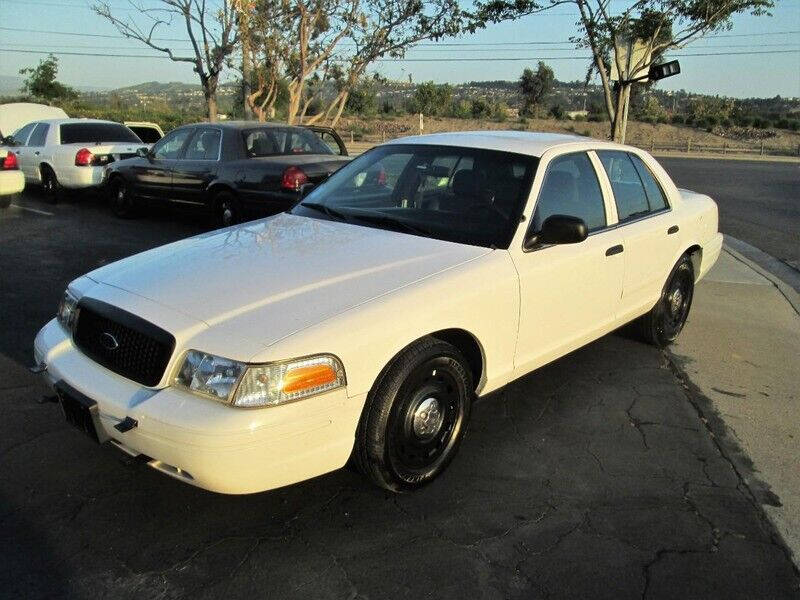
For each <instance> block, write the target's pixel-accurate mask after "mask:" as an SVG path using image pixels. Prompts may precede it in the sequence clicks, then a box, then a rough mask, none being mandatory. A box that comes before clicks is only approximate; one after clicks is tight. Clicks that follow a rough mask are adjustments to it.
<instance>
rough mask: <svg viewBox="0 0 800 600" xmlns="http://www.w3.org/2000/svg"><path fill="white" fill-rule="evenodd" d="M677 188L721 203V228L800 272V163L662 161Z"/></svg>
mask: <svg viewBox="0 0 800 600" xmlns="http://www.w3.org/2000/svg"><path fill="white" fill-rule="evenodd" d="M658 161H659V162H660V163H661V164H662V165H663V166H664V168H665V169H666V170H667V172H668V173H669V174H670V176H671V177H672V178H673V180H674V181H675V183H676V184H677V185H678V187H683V188H687V189H690V190H694V191H696V192H702V193H704V194H708V195H709V196H711V197H712V198H714V200H716V201H717V204H718V205H719V215H720V230H721V231H722V232H723V233H725V234H727V235H731V236H733V237H735V238H738V239H740V240H742V241H744V242H747V243H748V244H750V245H752V246H755V247H756V248H758V249H760V250H763V251H764V252H766V253H767V254H770V255H772V256H774V257H775V258H777V259H779V260H781V261H783V262H784V263H787V264H789V265H791V266H792V267H794V269H799V270H800V163H797V162H772V161H749V160H725V159H711V158H702V159H697V158H679V157H668V158H667V157H659V159H658Z"/></svg>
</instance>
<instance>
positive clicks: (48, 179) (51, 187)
mask: <svg viewBox="0 0 800 600" xmlns="http://www.w3.org/2000/svg"><path fill="white" fill-rule="evenodd" d="M41 173H42V193H43V194H44V199H45V200H46V201H47V202H49V203H50V204H58V201H59V200H60V199H61V191H62V190H61V184H60V183H58V177H56V174H55V173H54V172H53V169H51V168H50V167H48V166H47V165H42V167H41Z"/></svg>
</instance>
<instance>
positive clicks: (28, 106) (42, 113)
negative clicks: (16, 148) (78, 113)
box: [0, 102, 67, 143]
mask: <svg viewBox="0 0 800 600" xmlns="http://www.w3.org/2000/svg"><path fill="white" fill-rule="evenodd" d="M66 118H67V113H65V112H64V111H63V109H60V108H58V107H57V106H48V105H47V104H35V103H33V102H10V103H8V104H0V143H5V142H4V141H3V140H4V139H5V138H6V137H8V136H10V135H11V134H13V133H14V132H15V131H17V130H18V129H20V128H21V127H22V126H24V125H27V124H28V123H31V122H33V121H38V120H40V119H66Z"/></svg>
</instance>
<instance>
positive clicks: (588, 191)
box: [531, 152, 606, 231]
mask: <svg viewBox="0 0 800 600" xmlns="http://www.w3.org/2000/svg"><path fill="white" fill-rule="evenodd" d="M553 215H567V216H570V217H578V218H580V219H583V221H584V222H585V223H586V226H587V227H588V228H589V231H595V230H597V229H602V228H603V227H605V226H606V208H605V202H604V201H603V192H602V191H601V190H600V183H599V182H598V181H597V173H596V172H595V170H594V166H593V165H592V162H591V161H590V160H589V157H588V156H587V155H586V153H585V152H577V153H575V154H566V155H564V156H559V157H558V158H555V159H553V160H552V161H551V162H550V166H549V167H548V168H547V174H546V175H545V178H544V182H543V183H542V189H541V191H540V192H539V199H538V200H537V201H536V210H535V211H534V213H533V223H532V224H531V226H532V227H533V231H541V229H542V224H544V222H545V221H546V220H547V218H548V217H552V216H553Z"/></svg>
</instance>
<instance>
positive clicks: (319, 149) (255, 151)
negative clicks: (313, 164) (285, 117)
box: [242, 127, 333, 158]
mask: <svg viewBox="0 0 800 600" xmlns="http://www.w3.org/2000/svg"><path fill="white" fill-rule="evenodd" d="M242 136H243V138H244V145H245V148H246V149H247V155H248V156H249V157H251V158H257V157H260V156H277V155H282V154H333V151H332V150H331V149H330V148H329V147H328V145H327V144H325V143H324V142H323V141H322V140H321V139H320V138H319V137H318V136H317V135H316V134H314V132H312V131H309V130H308V129H301V128H295V127H292V128H282V127H261V128H258V129H249V130H246V131H244V132H242Z"/></svg>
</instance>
